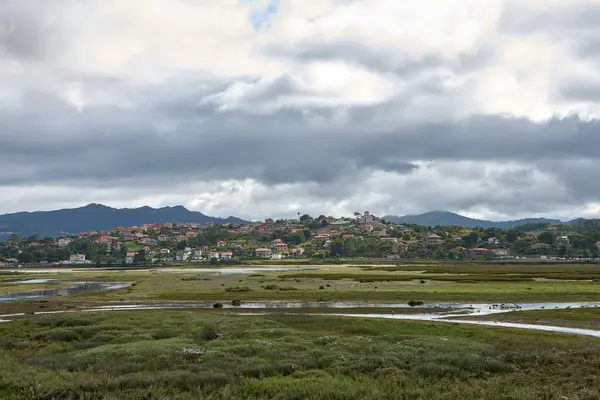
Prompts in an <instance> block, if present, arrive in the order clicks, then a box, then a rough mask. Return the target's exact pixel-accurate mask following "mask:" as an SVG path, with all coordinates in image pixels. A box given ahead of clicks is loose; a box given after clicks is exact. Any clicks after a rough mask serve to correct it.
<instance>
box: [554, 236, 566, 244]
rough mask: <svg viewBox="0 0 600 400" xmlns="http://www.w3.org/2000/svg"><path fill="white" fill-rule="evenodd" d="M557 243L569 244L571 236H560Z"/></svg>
mask: <svg viewBox="0 0 600 400" xmlns="http://www.w3.org/2000/svg"><path fill="white" fill-rule="evenodd" d="M556 244H564V245H568V244H569V237H568V236H558V237H557V238H556Z"/></svg>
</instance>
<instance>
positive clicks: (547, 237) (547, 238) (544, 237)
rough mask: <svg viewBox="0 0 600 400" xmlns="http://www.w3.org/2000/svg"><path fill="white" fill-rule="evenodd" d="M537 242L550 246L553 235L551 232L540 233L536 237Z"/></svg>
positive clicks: (552, 241)
mask: <svg viewBox="0 0 600 400" xmlns="http://www.w3.org/2000/svg"><path fill="white" fill-rule="evenodd" d="M537 240H538V242H540V243H546V244H552V243H554V235H553V234H552V232H548V231H546V232H542V233H540V234H539V235H538V236H537Z"/></svg>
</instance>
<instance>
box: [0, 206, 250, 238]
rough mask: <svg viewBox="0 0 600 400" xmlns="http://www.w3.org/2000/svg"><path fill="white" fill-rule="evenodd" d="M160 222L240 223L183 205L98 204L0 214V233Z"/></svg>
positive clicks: (42, 233) (43, 232) (50, 233)
mask: <svg viewBox="0 0 600 400" xmlns="http://www.w3.org/2000/svg"><path fill="white" fill-rule="evenodd" d="M164 222H196V223H206V222H213V223H215V224H225V223H242V222H244V221H243V220H242V219H240V218H237V217H227V218H215V217H209V216H206V215H204V214H202V213H201V212H197V211H189V210H188V209H186V208H185V207H183V206H175V207H163V208H152V207H140V208H112V207H107V206H104V205H102V204H88V205H87V206H84V207H79V208H72V209H63V210H56V211H36V212H19V213H14V214H4V215H0V232H10V233H16V234H18V235H21V236H31V235H38V236H40V237H44V236H59V235H65V234H75V233H79V232H88V231H102V230H108V229H113V228H115V227H117V226H124V227H127V226H134V225H143V224H153V223H164Z"/></svg>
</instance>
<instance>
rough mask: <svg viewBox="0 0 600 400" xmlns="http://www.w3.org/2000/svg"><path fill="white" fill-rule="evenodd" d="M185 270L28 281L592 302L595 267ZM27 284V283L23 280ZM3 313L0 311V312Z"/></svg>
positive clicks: (157, 291) (233, 294) (250, 294)
mask: <svg viewBox="0 0 600 400" xmlns="http://www.w3.org/2000/svg"><path fill="white" fill-rule="evenodd" d="M216 271H217V270H215V272H206V271H199V270H194V269H189V268H187V269H186V268H177V269H175V268H171V269H168V268H165V269H154V270H152V269H150V270H148V269H147V270H131V271H94V270H89V271H88V272H72V271H67V272H55V273H51V274H33V275H31V278H35V277H46V278H49V277H51V278H57V279H61V280H85V281H127V282H136V283H137V284H136V286H135V287H131V288H128V289H123V290H118V291H111V292H106V293H98V294H92V295H86V296H77V297H73V298H72V299H73V300H85V301H92V300H93V301H113V300H117V301H121V300H123V301H128V300H131V301H144V300H169V301H174V300H199V301H200V300H206V301H212V300H215V301H218V300H223V301H228V300H234V299H239V300H312V301H315V300H372V301H401V302H406V301H409V300H422V301H427V302H436V301H439V302H447V301H453V302H505V301H515V302H526V301H530V302H532V301H598V300H600V282H598V281H597V280H596V275H598V274H600V266H596V265H573V266H571V265H564V266H562V267H560V266H556V265H552V266H545V265H544V266H533V265H527V266H514V265H509V266H490V265H475V264H471V263H465V264H451V265H444V264H420V265H410V266H387V267H381V266H320V267H318V269H316V270H307V269H302V268H297V269H295V270H293V271H286V272H281V271H279V272H277V271H274V270H273V271H264V272H263V271H258V272H256V271H255V272H248V273H244V274H218V273H217V272H216ZM28 277H29V276H28ZM421 279H423V282H424V283H421ZM0 307H1V306H0Z"/></svg>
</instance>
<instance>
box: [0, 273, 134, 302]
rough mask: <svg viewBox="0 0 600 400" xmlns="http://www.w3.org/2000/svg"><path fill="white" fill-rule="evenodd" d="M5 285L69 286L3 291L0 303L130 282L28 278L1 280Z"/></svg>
mask: <svg viewBox="0 0 600 400" xmlns="http://www.w3.org/2000/svg"><path fill="white" fill-rule="evenodd" d="M3 283H4V284H6V285H27V284H31V285H36V284H50V285H52V284H55V285H69V287H61V288H48V289H40V290H28V291H23V292H15V293H5V294H2V295H0V304H2V303H8V302H17V301H24V300H36V299H48V298H53V297H59V296H73V295H78V294H92V293H100V292H106V291H108V290H118V289H124V288H127V287H129V286H131V285H132V283H131V282H70V281H62V280H57V279H28V280H21V281H11V282H3Z"/></svg>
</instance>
